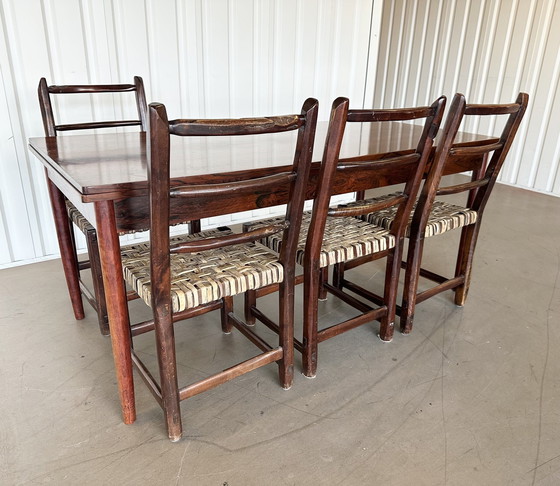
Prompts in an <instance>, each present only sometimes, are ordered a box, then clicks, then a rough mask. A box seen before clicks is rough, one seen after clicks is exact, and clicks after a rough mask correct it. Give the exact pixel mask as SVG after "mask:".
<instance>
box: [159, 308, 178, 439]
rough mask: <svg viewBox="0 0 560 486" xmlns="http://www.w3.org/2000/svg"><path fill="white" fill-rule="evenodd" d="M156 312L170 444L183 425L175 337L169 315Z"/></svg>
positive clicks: (160, 368) (163, 397)
mask: <svg viewBox="0 0 560 486" xmlns="http://www.w3.org/2000/svg"><path fill="white" fill-rule="evenodd" d="M157 312H158V310H156V318H155V326H156V343H157V354H158V363H159V373H160V380H161V395H162V408H163V413H164V415H165V422H166V425H167V433H168V435H169V439H171V441H172V442H177V441H178V440H180V439H181V435H182V433H183V424H182V421H181V405H180V399H179V385H178V381H177V361H176V356H175V335H174V332H173V321H172V319H171V315H170V314H167V315H158V314H157Z"/></svg>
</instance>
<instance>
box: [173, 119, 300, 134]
mask: <svg viewBox="0 0 560 486" xmlns="http://www.w3.org/2000/svg"><path fill="white" fill-rule="evenodd" d="M304 123H305V117H304V116H303V115H286V116H270V117H261V118H241V119H239V118H237V119H221V120H211V119H205V120H187V119H178V120H171V121H170V122H169V133H171V134H173V135H181V136H231V135H258V134H261V133H279V132H286V131H291V130H296V129H298V128H300V127H302V126H303V125H304Z"/></svg>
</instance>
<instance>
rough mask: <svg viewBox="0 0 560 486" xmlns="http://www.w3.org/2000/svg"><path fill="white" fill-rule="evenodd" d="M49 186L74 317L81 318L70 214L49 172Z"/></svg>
mask: <svg viewBox="0 0 560 486" xmlns="http://www.w3.org/2000/svg"><path fill="white" fill-rule="evenodd" d="M47 186H48V189H49V197H50V200H51V206H52V210H53V216H54V223H55V227H56V234H57V237H58V245H59V248H60V256H61V260H62V268H63V269H64V276H65V277H66V285H67V286H68V293H69V295H70V301H71V302H72V309H73V310H74V317H75V318H76V319H77V320H80V319H83V318H84V317H85V313H84V304H83V302H82V293H81V291H80V276H79V272H78V263H77V261H76V252H75V251H74V250H73V248H72V235H71V230H70V225H69V222H68V214H67V212H66V202H65V200H64V196H63V195H62V193H61V192H60V190H59V189H58V188H57V187H56V186H55V185H54V184H53V183H52V182H51V180H50V179H49V178H48V174H47Z"/></svg>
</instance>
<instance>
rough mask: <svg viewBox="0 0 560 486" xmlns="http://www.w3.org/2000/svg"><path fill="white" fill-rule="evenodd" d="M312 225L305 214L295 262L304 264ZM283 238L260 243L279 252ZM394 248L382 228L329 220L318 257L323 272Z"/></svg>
mask: <svg viewBox="0 0 560 486" xmlns="http://www.w3.org/2000/svg"><path fill="white" fill-rule="evenodd" d="M277 221H278V218H271V219H266V220H262V221H258V222H255V223H251V224H249V225H247V226H246V228H258V227H260V226H262V225H267V224H273V223H275V222H277ZM310 223H311V213H310V212H305V213H304V215H303V221H302V225H301V230H300V234H299V241H298V249H297V252H296V261H297V263H298V264H300V265H303V264H304V257H305V243H306V241H307V232H308V230H309V225H310ZM281 242H282V238H281V236H280V235H278V234H276V235H272V236H269V237H268V238H265V239H264V240H262V241H261V243H262V244H263V245H266V246H267V247H268V248H270V249H272V250H274V251H276V252H279V251H280V246H281V245H280V243H281ZM394 246H395V236H394V235H392V234H391V233H389V231H388V230H387V229H385V228H382V227H380V226H374V225H372V224H369V223H368V222H365V221H360V220H359V219H357V218H336V219H334V218H333V219H328V220H327V222H326V226H325V232H324V234H323V244H322V246H321V253H320V256H319V266H320V267H321V268H324V267H328V266H329V265H334V264H335V263H340V262H344V261H349V260H354V259H355V258H360V257H363V256H366V255H372V254H374V253H379V252H381V251H385V250H389V249H391V248H393V247H394Z"/></svg>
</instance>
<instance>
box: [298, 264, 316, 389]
mask: <svg viewBox="0 0 560 486" xmlns="http://www.w3.org/2000/svg"><path fill="white" fill-rule="evenodd" d="M317 275H319V269H317V270H316V271H314V270H310V271H308V269H305V275H304V283H303V301H304V302H305V304H306V305H305V306H304V311H303V352H302V364H303V374H304V375H305V376H307V377H308V378H314V377H315V375H316V374H317V349H318V343H317V328H318V314H319V311H318V307H317V303H318V300H319V279H318V278H317V277H316V276H317Z"/></svg>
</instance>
